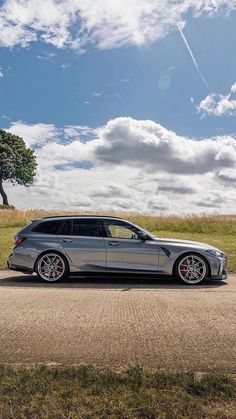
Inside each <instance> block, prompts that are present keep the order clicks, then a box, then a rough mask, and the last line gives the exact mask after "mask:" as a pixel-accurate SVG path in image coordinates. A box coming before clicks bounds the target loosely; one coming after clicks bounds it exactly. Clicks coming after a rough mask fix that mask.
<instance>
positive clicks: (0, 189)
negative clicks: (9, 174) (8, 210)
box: [0, 178, 9, 205]
mask: <svg viewBox="0 0 236 419" xmlns="http://www.w3.org/2000/svg"><path fill="white" fill-rule="evenodd" d="M0 194H1V195H2V203H3V205H9V203H8V199H7V194H6V192H5V191H4V189H3V186H2V179H1V178H0Z"/></svg>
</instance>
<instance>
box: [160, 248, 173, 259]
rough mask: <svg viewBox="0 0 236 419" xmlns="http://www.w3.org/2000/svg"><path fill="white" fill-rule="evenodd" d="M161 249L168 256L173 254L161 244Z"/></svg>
mask: <svg viewBox="0 0 236 419" xmlns="http://www.w3.org/2000/svg"><path fill="white" fill-rule="evenodd" d="M161 250H162V251H163V252H164V253H165V254H166V256H168V258H169V257H170V255H171V252H170V251H169V250H168V249H167V248H166V247H164V246H161Z"/></svg>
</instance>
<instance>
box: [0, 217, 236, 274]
mask: <svg viewBox="0 0 236 419" xmlns="http://www.w3.org/2000/svg"><path fill="white" fill-rule="evenodd" d="M61 214H71V213H70V212H60V211H53V212H52V211H43V210H38V211H36V210H27V211H22V210H0V268H5V267H6V258H7V255H8V254H9V252H10V249H11V247H12V245H13V242H14V234H15V233H16V232H17V231H19V230H20V229H21V228H22V227H24V226H25V225H26V224H28V223H29V222H30V220H31V219H33V218H38V217H43V216H47V215H61ZM77 214H80V213H79V212H78V213H77ZM88 214H89V213H88ZM100 214H101V213H100ZM110 215H116V216H121V217H123V218H125V219H127V220H130V221H132V222H134V223H136V224H138V225H140V226H141V227H143V228H145V229H147V230H149V231H151V232H152V233H154V234H155V235H156V236H159V237H173V238H180V239H189V240H196V241H203V242H206V243H209V244H211V245H213V246H216V247H218V248H220V249H222V250H224V251H225V252H226V253H227V254H228V256H229V271H231V272H234V271H236V215H221V216H204V215H203V216H199V217H197V216H194V217H173V216H155V215H148V214H138V213H126V212H121V213H110Z"/></svg>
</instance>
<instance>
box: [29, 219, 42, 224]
mask: <svg viewBox="0 0 236 419" xmlns="http://www.w3.org/2000/svg"><path fill="white" fill-rule="evenodd" d="M38 220H40V218H33V219H32V220H30V221H31V222H32V223H34V222H35V221H38Z"/></svg>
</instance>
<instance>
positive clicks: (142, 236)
mask: <svg viewBox="0 0 236 419" xmlns="http://www.w3.org/2000/svg"><path fill="white" fill-rule="evenodd" d="M137 236H138V239H139V240H143V241H145V240H147V239H148V236H147V234H146V233H144V231H137Z"/></svg>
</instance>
